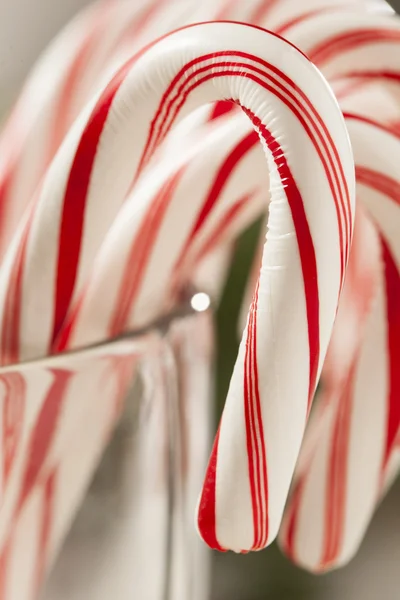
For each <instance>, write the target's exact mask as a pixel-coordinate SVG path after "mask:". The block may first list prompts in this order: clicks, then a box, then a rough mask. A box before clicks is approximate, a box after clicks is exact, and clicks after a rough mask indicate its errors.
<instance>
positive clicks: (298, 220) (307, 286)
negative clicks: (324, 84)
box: [243, 109, 320, 407]
mask: <svg viewBox="0 0 400 600" xmlns="http://www.w3.org/2000/svg"><path fill="white" fill-rule="evenodd" d="M243 110H244V112H245V113H246V114H247V115H248V116H249V117H250V119H251V120H252V122H253V124H254V126H255V128H256V129H257V130H259V131H260V133H261V136H262V137H263V139H264V140H265V142H266V144H267V146H268V148H269V150H270V151H271V153H272V155H273V158H274V162H275V164H276V167H277V170H278V173H279V175H280V178H281V181H284V182H285V185H284V190H285V194H286V197H287V200H288V204H289V207H290V210H291V213H292V217H293V222H294V227H295V230H296V238H297V241H298V247H299V253H300V260H301V268H302V272H303V281H304V292H305V298H306V310H307V323H308V342H309V349H310V371H309V407H310V406H311V402H312V399H313V397H314V392H315V387H316V381H317V372H318V364H319V352H320V348H319V293H318V272H317V261H316V258H315V250H314V244H313V241H312V237H311V233H310V229H309V227H308V221H307V215H306V213H305V210H304V204H303V199H302V197H301V194H300V192H299V189H298V187H297V184H296V181H295V179H294V177H293V175H292V173H291V171H290V168H289V165H288V164H287V161H286V158H285V155H284V153H283V150H282V148H281V147H280V145H279V143H278V142H277V141H276V140H275V139H274V137H273V136H272V134H271V133H270V132H269V131H268V130H267V128H266V127H265V125H263V124H262V123H261V121H260V119H258V118H257V117H256V116H255V115H254V114H252V113H251V112H250V111H248V110H246V109H243Z"/></svg>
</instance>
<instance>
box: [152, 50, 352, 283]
mask: <svg viewBox="0 0 400 600" xmlns="http://www.w3.org/2000/svg"><path fill="white" fill-rule="evenodd" d="M218 55H221V56H229V55H233V56H240V57H242V58H247V59H252V60H254V61H256V62H258V63H260V64H262V65H263V66H264V67H266V68H268V69H269V70H271V71H272V72H274V73H275V74H278V76H280V77H281V78H282V79H284V80H285V82H286V83H287V84H288V85H290V86H291V87H293V88H294V89H295V91H296V92H297V93H298V94H300V95H301V97H302V99H303V100H304V102H305V104H307V105H308V107H309V108H310V110H311V113H313V115H314V117H315V118H316V121H317V122H318V123H319V125H321V127H322V130H323V132H324V134H325V137H324V135H322V134H321V132H320V131H319V129H318V128H317V127H316V125H315V122H313V119H312V116H311V115H310V114H309V113H308V111H307V110H306V109H305V108H304V106H301V104H300V103H299V101H298V99H297V98H296V97H295V96H294V95H293V94H292V93H291V92H290V91H289V90H288V89H287V86H283V85H282V84H281V83H280V82H279V81H277V80H276V79H275V78H274V77H273V76H271V75H269V74H268V73H265V72H264V71H262V70H260V69H258V68H257V67H254V66H253V65H250V64H247V63H240V64H239V63H235V64H234V65H232V64H231V63H225V62H221V63H219V64H213V65H206V66H205V67H202V68H200V69H197V70H196V71H193V72H192V73H191V74H190V75H189V76H186V77H185V80H184V83H183V84H182V85H181V86H180V87H179V88H178V92H177V93H176V94H175V96H174V97H173V98H172V99H171V100H169V102H168V103H167V96H168V94H169V93H172V87H173V84H174V82H175V84H176V83H177V81H178V79H179V78H181V77H182V76H183V75H184V74H185V71H186V70H187V68H189V66H193V65H194V64H195V63H198V62H201V61H204V60H206V59H208V58H210V57H211V56H210V55H205V56H203V57H199V58H197V59H195V60H194V61H191V63H188V65H186V67H184V68H183V69H182V70H181V72H180V73H178V74H177V76H176V77H175V78H174V80H173V81H172V83H171V84H170V86H169V87H168V88H167V91H166V92H165V93H164V95H163V97H162V99H161V102H160V104H159V107H158V109H157V111H156V114H155V117H154V119H153V120H152V122H151V125H150V128H149V134H148V139H147V142H146V145H145V149H144V151H143V155H142V159H141V164H144V163H145V161H146V160H147V156H148V155H149V152H151V151H152V150H151V142H152V139H151V138H152V137H153V134H154V132H155V127H156V122H157V119H159V118H160V115H161V113H162V111H163V105H164V104H165V103H167V109H166V114H165V117H164V119H163V121H162V124H161V127H160V128H159V130H158V133H157V134H155V139H154V140H153V149H154V147H155V146H156V145H157V143H159V142H160V141H161V139H163V137H164V136H165V135H166V134H167V133H168V131H169V129H170V128H171V126H172V124H173V122H174V120H175V118H176V116H177V114H178V112H179V110H180V109H181V107H182V106H183V105H184V103H185V101H186V98H187V96H188V95H189V93H190V92H191V91H192V90H193V89H195V88H196V87H197V86H198V85H199V84H200V83H203V82H205V81H207V80H208V79H212V78H214V77H221V76H224V75H226V74H229V75H238V76H247V78H250V79H252V80H253V81H255V82H256V83H258V84H259V85H261V86H263V87H264V88H265V89H267V90H268V91H270V92H271V93H273V94H274V95H275V96H277V97H278V98H279V99H280V100H281V101H282V102H283V103H285V104H286V105H287V106H288V107H289V108H290V109H291V110H292V112H293V113H294V114H295V115H296V117H297V118H298V119H299V121H300V122H301V124H302V125H303V127H304V129H305V130H306V132H307V134H308V136H309V138H310V139H311V141H312V143H313V145H314V147H315V149H316V151H317V153H318V155H319V157H320V160H321V162H322V164H323V166H324V170H325V173H326V175H327V178H328V181H329V185H330V187H331V191H332V195H333V197H334V199H335V206H336V211H337V218H338V227H339V238H340V246H341V249H342V248H343V246H344V252H345V257H344V258H343V256H342V254H341V273H342V279H343V276H344V263H345V262H347V258H348V253H349V240H350V238H351V223H350V217H349V214H350V212H351V209H350V197H349V192H348V187H347V182H346V178H345V176H344V172H343V168H342V165H341V162H340V159H339V155H338V152H337V149H336V147H335V145H334V143H333V140H332V138H331V136H330V134H329V131H328V130H327V128H326V126H325V124H324V123H323V122H322V119H321V117H320V116H319V114H318V113H317V111H316V110H315V108H314V107H313V105H312V104H311V103H310V101H309V100H308V98H307V97H306V96H305V95H304V94H303V92H302V91H301V90H299V89H298V88H297V86H296V85H295V84H294V82H293V81H292V80H291V79H289V78H288V77H287V76H286V75H284V74H283V73H281V72H280V71H279V70H278V69H276V67H274V66H273V65H270V64H269V63H266V62H265V61H262V60H261V59H258V58H256V57H253V56H252V55H249V54H247V53H243V52H232V51H226V52H221V53H218ZM215 57H216V54H213V55H212V58H213V59H214V60H215ZM225 66H227V67H230V66H235V68H240V69H241V70H240V72H239V73H237V72H236V71H226V72H222V73H213V75H212V76H209V77H203V78H202V79H201V80H199V81H196V82H195V84H194V85H192V86H191V87H189V88H188V89H186V90H185V92H183V89H184V87H185V86H187V84H188V82H189V81H190V80H191V79H193V78H195V77H198V75H199V73H201V72H204V71H207V70H210V69H211V68H212V69H213V70H214V69H215V68H217V67H225ZM246 69H249V70H251V71H254V72H256V73H259V74H261V75H262V76H263V77H265V78H266V79H267V80H269V81H271V82H272V83H273V84H274V85H276V86H277V87H278V88H279V89H281V90H282V91H283V92H284V93H285V94H286V95H288V96H289V98H290V99H291V100H292V102H293V104H291V102H290V101H288V100H287V99H286V98H285V97H284V96H282V95H281V94H280V93H279V92H277V91H276V90H275V89H274V88H271V87H270V86H269V85H268V84H266V83H265V82H263V81H261V80H259V79H258V78H257V77H255V76H253V75H252V74H251V73H249V74H247V73H246V74H245V73H244V72H243V71H245V70H246ZM177 99H180V102H179V104H178V105H177V106H176V107H175V110H174V112H173V113H172V117H171V119H170V122H169V124H168V126H167V127H166V128H165V130H164V132H162V126H163V125H165V123H166V121H167V117H168V114H169V113H170V111H171V108H172V104H173V102H174V101H175V100H177ZM295 106H298V107H300V109H301V110H303V111H304V112H305V114H306V115H307V117H308V119H310V121H311V122H312V125H313V127H314V128H315V130H316V134H317V137H318V138H319V139H320V142H321V144H322V146H323V148H324V150H325V151H326V153H327V156H328V163H329V166H328V165H327V164H326V161H325V158H324V157H323V156H322V153H321V150H320V148H319V146H318V143H317V141H316V138H315V137H314V135H313V133H312V131H311V130H310V128H309V126H308V124H307V123H306V122H305V120H304V118H303V116H302V115H301V114H300V112H299V111H298V110H297V109H296V108H295ZM325 138H327V139H328V143H329V145H330V147H331V150H332V152H333V154H334V157H335V159H336V161H337V165H338V170H339V173H340V177H341V181H342V183H343V187H344V190H345V197H343V192H342V187H341V185H340V182H339V177H338V174H337V171H336V169H335V165H334V161H333V159H332V155H331V153H330V151H329V149H328V146H327V143H326V139H325ZM329 167H330V168H331V169H332V172H333V177H334V179H335V183H336V185H337V188H338V192H339V200H338V197H337V194H336V192H335V190H334V186H333V181H332V173H331V172H330V170H329ZM339 206H340V208H341V210H342V212H343V219H344V223H345V232H346V234H347V235H346V236H345V242H344V244H343V232H342V222H341V216H340V209H339Z"/></svg>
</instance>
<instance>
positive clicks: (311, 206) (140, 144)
mask: <svg viewBox="0 0 400 600" xmlns="http://www.w3.org/2000/svg"><path fill="white" fill-rule="evenodd" d="M236 37H237V41H236V42H235V45H234V47H233V49H232V41H231V40H232V39H234V38H236ZM189 41H190V47H191V57H190V59H189V60H188V58H187V55H186V59H185V60H183V55H182V51H181V48H186V45H187V44H188V42H189ZM227 47H228V48H231V49H230V50H228V51H227V50H226V48H227ZM253 47H257V48H263V53H262V54H261V56H258V55H255V54H254V52H253V51H252V49H253ZM185 52H186V50H185ZM269 55H272V56H274V64H271V63H270V61H269ZM279 56H281V57H282V59H279V58H277V57H279ZM161 57H162V58H161ZM288 57H290V59H289V58H288ZM160 60H162V64H163V65H165V67H164V68H165V71H161V76H160ZM281 62H283V64H281ZM211 82H212V83H211ZM221 97H225V98H232V100H233V101H234V102H236V103H237V104H239V105H240V106H241V107H242V108H243V110H244V111H245V113H246V114H247V116H248V117H249V118H250V120H252V121H253V125H254V126H255V128H256V130H257V131H258V134H259V136H260V138H261V139H262V141H263V143H264V144H265V147H266V148H268V152H267V154H268V161H269V170H270V176H271V178H272V179H271V181H272V185H271V192H272V203H271V210H270V217H269V233H268V236H267V240H268V241H267V244H266V248H265V252H264V257H263V268H262V271H261V276H260V280H259V284H258V288H257V292H256V296H255V299H254V305H253V308H252V310H251V312H250V317H249V321H248V324H247V328H246V331H245V333H244V338H243V342H242V345H241V348H240V351H239V357H238V361H237V365H236V369H235V373H234V376H233V380H232V384H231V390H230V394H229V396H228V399H227V403H226V408H225V412H224V417H223V419H222V423H221V426H220V430H219V435H218V438H217V442H216V444H215V446H214V451H213V455H212V459H211V463H210V467H209V470H208V474H207V477H206V483H205V487H204V492H203V495H202V498H201V502H200V514H199V527H200V530H201V532H202V535H203V536H204V537H205V539H206V540H207V541H208V542H209V543H210V544H211V545H213V546H216V547H224V548H227V547H232V548H234V549H235V550H247V549H250V548H258V547H262V546H265V545H266V544H267V543H269V541H271V540H272V539H273V537H274V536H275V534H276V531H277V528H278V526H279V522H280V518H281V514H282V509H283V503H284V500H285V497H286V494H287V490H288V486H289V483H290V478H291V475H292V471H293V468H294V464H295V461H296V457H297V453H298V450H299V446H300V442H301V438H302V433H303V429H304V424H305V421H306V416H307V411H308V408H309V404H310V400H311V398H312V396H313V393H314V389H315V384H316V380H317V377H318V375H319V372H320V369H321V366H322V362H323V357H324V354H325V351H326V347H327V343H328V340H329V336H330V331H331V328H332V325H333V320H334V316H335V313H336V307H337V302H338V296H339V291H340V288H341V286H342V283H343V277H344V271H345V266H346V263H347V258H348V253H349V248H350V241H351V233H352V221H353V210H354V197H353V181H352V177H353V173H352V156H351V151H350V148H349V145H348V141H347V135H346V132H345V129H344V125H343V121H342V118H341V115H340V113H339V111H338V109H337V106H336V104H335V102H334V100H333V97H332V96H331V94H330V92H329V89H328V88H327V87H326V84H325V82H324V81H323V79H322V78H321V77H320V75H319V74H318V72H317V71H315V69H314V68H313V67H312V65H311V64H310V63H309V61H308V60H307V59H306V58H305V57H304V56H303V55H302V54H301V53H299V52H298V51H297V50H296V49H295V48H293V46H291V45H290V44H287V43H286V42H284V41H283V40H281V39H279V38H277V37H275V36H274V35H271V34H268V33H266V32H265V31H262V30H259V29H257V28H253V27H245V26H243V25H237V24H231V23H213V24H205V25H198V26H194V27H190V28H187V29H183V30H181V31H177V32H176V33H174V34H171V35H170V36H167V37H165V38H164V39H162V40H160V41H159V42H158V43H156V44H155V45H153V46H152V47H151V48H149V49H148V50H147V51H146V52H145V53H143V54H142V55H139V56H138V57H135V58H134V59H132V60H131V61H129V62H128V63H127V64H126V65H125V66H124V67H123V68H122V69H121V70H120V71H119V72H118V73H117V74H116V75H115V77H114V78H113V80H112V81H111V82H110V84H109V85H108V86H107V87H106V88H105V89H104V90H103V91H102V92H101V93H100V94H99V95H98V96H97V98H95V100H94V101H93V103H92V104H91V105H89V107H88V108H87V109H86V110H85V112H84V113H83V114H82V116H81V117H80V119H79V120H78V122H77V123H76V125H75V126H74V128H73V129H72V131H71V132H70V134H69V135H68V137H67V139H66V140H65V143H64V144H63V146H62V147H61V149H60V152H59V153H58V154H57V156H56V158H55V160H54V161H53V163H52V165H51V167H50V169H49V171H48V174H47V176H46V178H45V180H44V182H43V185H42V187H41V190H40V192H39V195H38V198H37V200H36V202H35V204H34V205H33V206H32V211H31V213H30V214H29V215H28V217H27V219H26V222H25V224H24V226H23V227H21V229H20V231H19V233H18V235H17V236H16V238H15V240H14V243H13V247H12V248H11V249H10V251H9V253H8V255H7V257H6V261H5V265H4V268H3V270H2V274H1V273H0V278H1V276H2V277H3V285H2V289H3V290H7V291H6V293H5V294H4V295H3V303H2V306H3V307H4V309H5V312H4V319H3V327H2V340H3V345H2V347H3V360H10V358H11V357H12V358H13V359H15V358H17V359H18V360H21V359H22V358H23V357H25V358H26V357H29V356H32V355H33V356H34V355H40V354H44V353H47V352H48V351H49V348H51V345H52V344H53V343H54V341H55V340H56V339H57V338H58V336H59V335H60V332H61V331H62V327H63V323H64V321H65V317H66V315H67V313H68V310H69V307H70V303H71V299H72V297H73V293H74V287H75V285H77V289H79V281H85V280H86V279H87V275H88V273H89V272H90V265H91V264H92V262H93V260H94V257H95V255H96V253H97V251H98V248H99V246H100V244H101V241H102V238H103V237H104V234H105V232H106V230H107V228H108V227H109V223H110V221H111V220H112V217H113V215H114V214H115V213H116V212H117V210H118V207H119V206H120V205H121V204H122V201H123V199H124V196H125V194H126V193H127V192H128V191H129V188H130V186H131V181H132V176H133V175H134V173H135V164H136V165H137V167H136V169H139V172H140V170H142V169H144V168H145V166H146V163H148V162H149V160H150V158H151V156H152V154H153V152H154V150H155V149H156V148H157V146H158V145H159V144H160V142H161V141H162V139H163V138H164V137H165V135H166V134H167V132H168V131H169V129H170V128H171V127H172V125H173V123H174V121H175V120H176V118H177V117H178V115H179V116H181V115H182V114H185V113H187V112H189V111H190V110H193V109H194V108H195V107H196V106H198V105H199V104H202V103H204V102H207V101H213V100H214V101H215V100H218V99H219V98H221ZM126 103H128V104H126ZM123 106H128V110H125V111H124V110H122V111H121V108H122V107H123ZM148 123H150V127H149V126H148ZM283 132H285V136H286V139H285V140H284V142H281V141H280V137H281V134H282V133H283ZM100 136H101V141H100V143H99V142H98V140H99V139H100ZM278 140H279V141H278ZM132 142H133V143H132ZM116 150H117V152H116ZM128 155H129V156H130V160H129V161H126V156H128ZM300 156H301V161H300V162H298V159H299V158H300ZM304 161H305V162H304ZM308 169H310V172H312V173H313V181H312V182H311V181H310V179H309V176H308V172H309V171H308ZM85 181H86V182H87V183H86V184H85V185H82V183H83V182H85ZM78 182H79V187H77V183H78ZM77 194H79V196H77ZM110 197H113V199H114V206H113V207H110V206H109V201H108V199H109V198H110ZM72 198H73V199H74V204H73V205H72V204H71V202H72ZM321 198H326V200H324V201H323V202H321ZM72 206H73V209H72ZM77 206H80V208H79V211H80V214H81V215H82V216H81V217H80V219H81V223H82V225H80V224H79V223H80V219H79V218H77V217H78V214H79V213H78V212H77ZM72 210H73V212H71V211H72ZM110 213H111V214H110ZM91 214H93V215H94V214H96V223H97V227H96V228H95V229H96V230H93V228H91V229H90V231H88V229H87V228H86V230H85V225H86V224H87V223H92V222H93V218H92V217H91V216H90V215H91ZM72 216H73V220H71V219H72ZM55 218H56V219H58V222H59V225H57V227H54V224H55V220H54V219H55ZM71 227H72V229H71ZM86 227H87V225H86ZM116 232H118V229H117V227H115V229H114V228H112V229H111V230H110V234H109V237H108V239H115V238H113V237H112V236H115V235H116ZM123 239H124V238H123V237H122V236H121V242H122V241H123ZM328 239H329V240H331V241H330V243H327V240H328ZM44 240H46V248H47V250H46V257H44V256H43V251H42V250H41V246H42V244H43V242H44ZM72 240H75V243H74V245H72V244H71V242H72ZM52 244H54V249H53V250H51V249H50V246H51V245H52ZM66 244H67V245H66ZM129 250H130V245H129V244H126V246H125V247H124V246H123V245H122V243H121V245H120V253H121V255H123V256H125V257H126V258H129ZM65 253H67V254H65ZM64 256H65V258H64ZM39 257H40V259H39ZM67 257H68V259H67ZM38 259H39V260H40V264H41V273H42V276H43V277H42V283H43V285H42V286H41V290H40V294H41V299H40V304H41V305H42V302H46V303H47V307H48V311H46V312H47V314H46V315H44V314H43V317H44V318H45V319H46V320H47V322H45V321H42V322H41V324H40V331H39V328H38V329H37V334H38V335H35V336H34V338H35V347H34V348H33V347H32V346H31V343H30V342H29V343H28V344H27V343H26V342H27V341H28V340H27V338H25V341H24V336H25V334H26V333H27V332H28V331H30V332H31V333H32V329H31V327H37V325H38V315H37V314H36V315H35V317H34V320H31V318H30V317H29V313H30V314H31V315H32V316H33V311H32V312H31V309H32V308H33V307H34V306H35V301H34V300H33V298H34V295H35V294H37V293H38V285H37V266H38V264H39V263H38V262H37V260H38ZM43 259H44V261H45V262H43ZM66 259H67V260H66ZM284 265H286V266H285V267H284ZM109 266H110V263H109V264H108V267H109ZM18 273H19V274H20V275H19V277H21V278H23V287H21V286H20V285H18V281H15V275H16V274H18ZM103 273H104V275H103V278H102V279H101V284H102V285H103V286H104V285H107V288H108V290H109V292H110V291H112V290H114V292H115V304H114V307H113V308H114V310H113V313H112V315H111V320H108V322H109V324H110V325H111V326H113V323H114V322H115V316H116V315H118V318H119V315H121V314H123V315H126V317H125V318H126V322H127V323H129V314H130V310H131V308H130V305H129V301H130V300H131V293H132V292H131V290H132V289H134V288H132V287H131V286H132V284H134V285H135V282H134V281H133V282H132V283H131V282H129V287H128V288H126V285H125V280H124V278H123V275H124V271H123V270H122V272H121V269H116V268H111V269H110V270H106V271H103ZM328 273H329V274H328ZM106 275H107V276H108V277H106ZM30 282H31V283H30ZM57 282H59V283H58V284H57ZM76 282H77V284H76ZM289 282H290V284H291V286H292V287H291V298H290V301H291V303H292V305H293V306H294V305H295V307H296V308H295V310H293V309H290V307H289V305H288V304H287V302H288V296H287V292H286V289H287V285H289ZM45 290H46V293H44V292H45ZM272 290H275V291H273V292H272ZM21 292H22V295H20V294H21ZM54 292H55V302H53V300H52V299H53V297H54ZM46 296H47V300H46ZM24 297H25V298H28V297H29V298H30V305H28V303H27V302H25V301H24ZM18 298H19V299H18ZM293 303H294V304H293ZM17 305H19V306H20V307H21V312H20V314H19V315H18V316H17V315H15V312H14V318H13V323H17V324H18V323H20V322H23V323H24V327H20V328H19V331H20V332H21V337H20V336H19V335H18V329H13V327H14V325H12V324H11V323H10V321H9V319H8V317H7V316H6V313H7V307H8V306H14V307H15V306H17ZM258 307H259V308H258ZM35 312H36V311H35ZM78 312H79V307H78ZM259 315H262V316H261V317H260V316H259ZM264 315H269V317H268V319H265V316H264ZM271 319H272V321H271ZM282 319H283V320H284V321H285V323H286V325H285V328H286V327H288V321H287V320H288V319H289V322H290V330H291V332H292V335H293V338H292V339H289V338H288V336H287V335H286V334H285V333H284V330H283V329H285V328H283V323H281V320H282ZM29 322H30V323H31V325H29ZM119 322H120V323H121V324H120V325H118V326H117V327H116V329H115V332H117V331H118V330H119V328H121V329H122V328H123V326H124V321H123V320H122V321H121V320H120V321H119ZM17 327H19V325H17ZM10 328H11V329H10ZM272 331H282V336H281V337H279V338H276V337H275V336H273V335H272V333H271V332H272ZM30 339H33V338H32V337H31V338H30ZM300 349H302V350H300ZM299 353H300V355H302V357H303V360H302V361H301V364H299V361H298V356H299ZM259 356H263V361H264V360H265V364H266V365H267V366H266V368H265V369H264V368H263V369H262V372H261V371H260V372H259V375H258V377H257V369H258V366H257V363H258V362H259V361H260V358H259ZM267 358H268V360H267ZM260 368H261V367H260ZM288 369H289V370H290V371H291V372H293V378H291V379H290V381H289V380H288V378H287V377H286V376H284V373H285V372H287V370H288ZM293 385H294V386H295V388H296V393H294V388H293ZM276 386H279V398H280V401H279V408H278V406H277V404H276V400H272V399H273V398H274V397H275V396H276V394H277V393H278V388H277V387H276ZM243 410H244V413H245V419H243ZM283 429H285V431H288V432H290V435H289V437H288V439H290V446H289V447H288V446H287V442H285V441H284V440H283V438H282V436H281V434H280V432H281V431H283ZM264 440H265V441H264ZM266 447H267V448H268V450H267V451H266ZM266 452H268V457H269V458H268V481H267V479H266V460H267V456H266ZM239 514H240V515H241V519H240V520H239V519H238V518H237V516H238V515H239Z"/></svg>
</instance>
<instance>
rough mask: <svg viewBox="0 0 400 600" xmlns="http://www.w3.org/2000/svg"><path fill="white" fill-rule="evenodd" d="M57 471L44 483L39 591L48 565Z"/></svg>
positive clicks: (37, 557)
mask: <svg viewBox="0 0 400 600" xmlns="http://www.w3.org/2000/svg"><path fill="white" fill-rule="evenodd" d="M56 476H57V473H56V471H55V470H53V471H52V472H51V473H50V474H49V475H47V477H46V480H45V482H44V485H43V502H42V515H41V523H40V532H39V548H38V553H37V556H36V572H35V590H36V593H39V591H40V587H41V584H42V583H43V579H44V576H45V574H46V568H47V566H48V560H49V556H48V552H49V544H50V540H51V528H52V523H53V518H54V516H53V515H54V499H55V486H56Z"/></svg>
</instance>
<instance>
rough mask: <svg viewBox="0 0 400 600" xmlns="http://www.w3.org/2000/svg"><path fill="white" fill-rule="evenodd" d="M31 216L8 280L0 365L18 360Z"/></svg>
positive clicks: (2, 325)
mask: <svg viewBox="0 0 400 600" xmlns="http://www.w3.org/2000/svg"><path fill="white" fill-rule="evenodd" d="M30 223H31V218H29V219H28V221H27V224H26V226H25V229H24V231H23V233H22V236H21V240H20V244H19V247H18V250H17V252H16V255H15V259H14V265H13V269H12V271H11V274H10V280H9V282H8V287H7V292H6V297H5V302H4V311H3V318H2V324H1V347H0V351H1V360H0V363H1V365H7V364H12V363H16V362H18V361H19V360H20V348H19V337H20V319H21V304H22V282H23V272H24V266H25V256H26V250H27V244H28V237H29V231H30V227H29V225H30Z"/></svg>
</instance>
